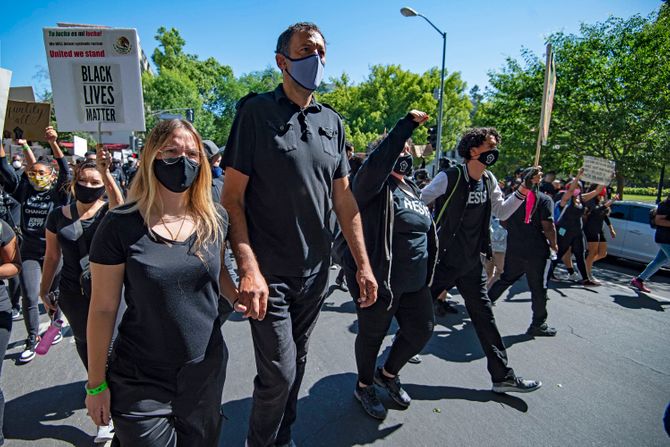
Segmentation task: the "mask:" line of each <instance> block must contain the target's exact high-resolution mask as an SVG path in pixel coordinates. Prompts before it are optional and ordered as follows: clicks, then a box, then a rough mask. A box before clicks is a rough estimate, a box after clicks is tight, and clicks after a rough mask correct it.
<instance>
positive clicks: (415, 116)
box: [409, 110, 430, 124]
mask: <svg viewBox="0 0 670 447" xmlns="http://www.w3.org/2000/svg"><path fill="white" fill-rule="evenodd" d="M409 114H410V115H411V116H412V120H414V122H415V123H419V124H423V123H425V122H426V121H428V119H429V118H430V117H429V116H428V114H427V113H426V112H422V111H420V110H410V112H409Z"/></svg>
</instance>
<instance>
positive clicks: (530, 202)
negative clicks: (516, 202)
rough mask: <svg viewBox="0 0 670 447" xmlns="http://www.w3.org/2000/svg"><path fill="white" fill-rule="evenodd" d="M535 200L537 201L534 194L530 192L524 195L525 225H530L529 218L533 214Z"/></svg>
mask: <svg viewBox="0 0 670 447" xmlns="http://www.w3.org/2000/svg"><path fill="white" fill-rule="evenodd" d="M535 200H537V197H536V196H535V193H534V192H533V191H532V190H531V191H528V194H527V195H526V218H525V219H524V222H525V223H530V216H531V214H533V207H535Z"/></svg>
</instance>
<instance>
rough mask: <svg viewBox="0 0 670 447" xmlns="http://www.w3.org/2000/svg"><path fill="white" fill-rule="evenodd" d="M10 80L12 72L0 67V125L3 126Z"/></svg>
mask: <svg viewBox="0 0 670 447" xmlns="http://www.w3.org/2000/svg"><path fill="white" fill-rule="evenodd" d="M11 81H12V72H11V71H9V70H5V69H4V68H0V125H2V127H4V124H5V111H6V110H7V98H8V96H9V83H10V82H11ZM3 138H5V137H4V136H3Z"/></svg>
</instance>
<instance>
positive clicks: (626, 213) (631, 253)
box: [605, 200, 670, 267]
mask: <svg viewBox="0 0 670 447" xmlns="http://www.w3.org/2000/svg"><path fill="white" fill-rule="evenodd" d="M655 207H656V205H655V204H653V203H645V202H633V201H628V200H622V201H620V202H614V204H613V205H612V212H611V214H610V220H611V221H612V225H614V231H616V238H614V239H612V238H611V237H610V234H609V231H605V237H606V238H607V252H608V253H609V254H610V255H611V256H617V257H619V258H624V259H629V260H631V261H637V262H641V263H644V264H646V263H648V262H650V261H651V260H652V259H654V258H655V257H656V253H658V245H657V244H656V243H655V242H654V234H655V233H656V230H655V229H653V228H651V226H650V225H649V211H650V210H652V209H654V208H655ZM665 267H670V261H669V262H668V263H667V264H666V265H665Z"/></svg>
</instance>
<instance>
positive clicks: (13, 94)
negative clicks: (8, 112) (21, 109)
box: [9, 86, 35, 102]
mask: <svg viewBox="0 0 670 447" xmlns="http://www.w3.org/2000/svg"><path fill="white" fill-rule="evenodd" d="M9 100H10V101H26V102H35V93H34V92H33V88H32V87H30V86H27V87H9Z"/></svg>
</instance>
